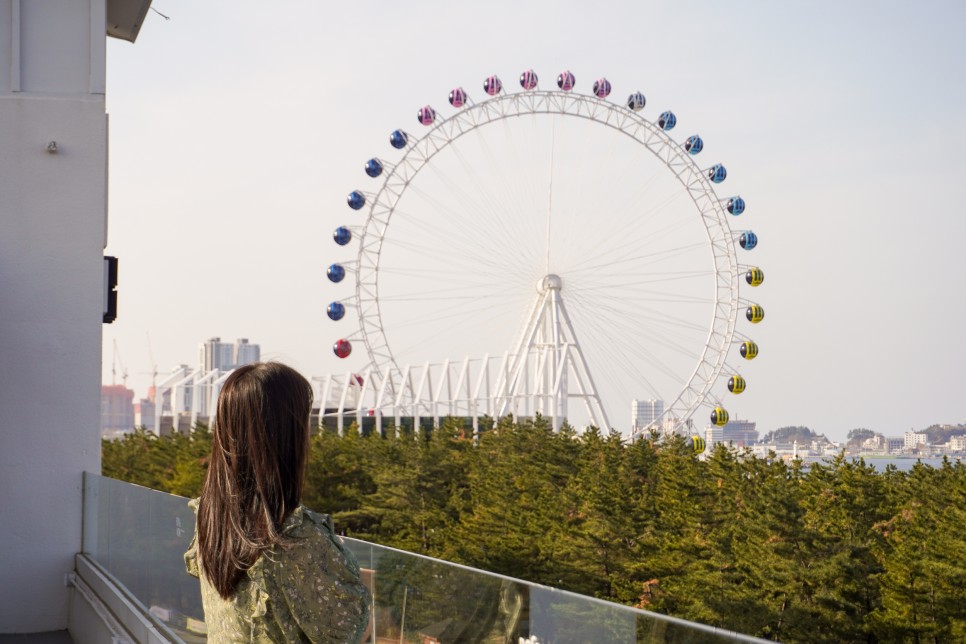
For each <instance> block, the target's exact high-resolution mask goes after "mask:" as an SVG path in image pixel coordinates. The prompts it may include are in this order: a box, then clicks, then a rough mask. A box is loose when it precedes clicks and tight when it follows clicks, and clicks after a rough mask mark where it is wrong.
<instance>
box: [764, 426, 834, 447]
mask: <svg viewBox="0 0 966 644" xmlns="http://www.w3.org/2000/svg"><path fill="white" fill-rule="evenodd" d="M796 441H797V442H798V443H800V444H804V443H830V442H831V441H830V440H829V439H828V438H826V437H825V434H819V433H816V432H813V431H812V430H811V429H809V428H808V427H803V426H800V425H795V426H791V427H779V428H778V429H773V430H772V431H770V432H768V433H767V434H765V436H764V438H762V439H761V442H762V443H793V442H796Z"/></svg>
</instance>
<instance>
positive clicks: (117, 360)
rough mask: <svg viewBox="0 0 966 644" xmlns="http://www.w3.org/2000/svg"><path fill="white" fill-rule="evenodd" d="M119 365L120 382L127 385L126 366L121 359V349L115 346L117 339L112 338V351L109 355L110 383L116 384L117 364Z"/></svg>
mask: <svg viewBox="0 0 966 644" xmlns="http://www.w3.org/2000/svg"><path fill="white" fill-rule="evenodd" d="M118 365H121V383H122V384H123V385H124V387H125V388H126V387H127V367H125V366H124V361H123V360H122V359H121V351H120V350H119V349H118V348H117V340H116V339H115V340H114V353H113V355H112V356H111V385H116V384H117V366H118Z"/></svg>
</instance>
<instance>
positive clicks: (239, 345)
mask: <svg viewBox="0 0 966 644" xmlns="http://www.w3.org/2000/svg"><path fill="white" fill-rule="evenodd" d="M261 359H262V347H261V345H258V344H252V343H251V342H249V341H248V338H238V341H237V342H236V343H235V366H236V367H240V366H242V365H245V364H251V363H253V362H258V361H259V360H261Z"/></svg>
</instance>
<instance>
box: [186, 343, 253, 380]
mask: <svg viewBox="0 0 966 644" xmlns="http://www.w3.org/2000/svg"><path fill="white" fill-rule="evenodd" d="M261 356H262V347H261V345H258V344H253V343H251V342H249V341H248V338H239V339H238V342H237V343H234V344H232V343H231V342H222V341H221V338H209V339H208V340H207V341H206V342H203V343H202V344H201V346H199V347H198V366H199V367H200V368H201V369H202V370H203V371H205V372H208V371H214V370H215V369H217V370H219V371H230V370H231V369H234V368H235V367H240V366H242V365H245V364H250V363H252V362H258V361H259V360H261Z"/></svg>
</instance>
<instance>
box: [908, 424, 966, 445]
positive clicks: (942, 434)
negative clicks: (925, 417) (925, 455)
mask: <svg viewBox="0 0 966 644" xmlns="http://www.w3.org/2000/svg"><path fill="white" fill-rule="evenodd" d="M916 433H917V434H925V435H926V436H928V437H929V444H930V445H942V444H943V443H948V442H949V439H950V438H952V437H953V436H962V435H964V434H966V425H930V426H929V427H927V428H926V429H922V430H919V431H918V432H916Z"/></svg>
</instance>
